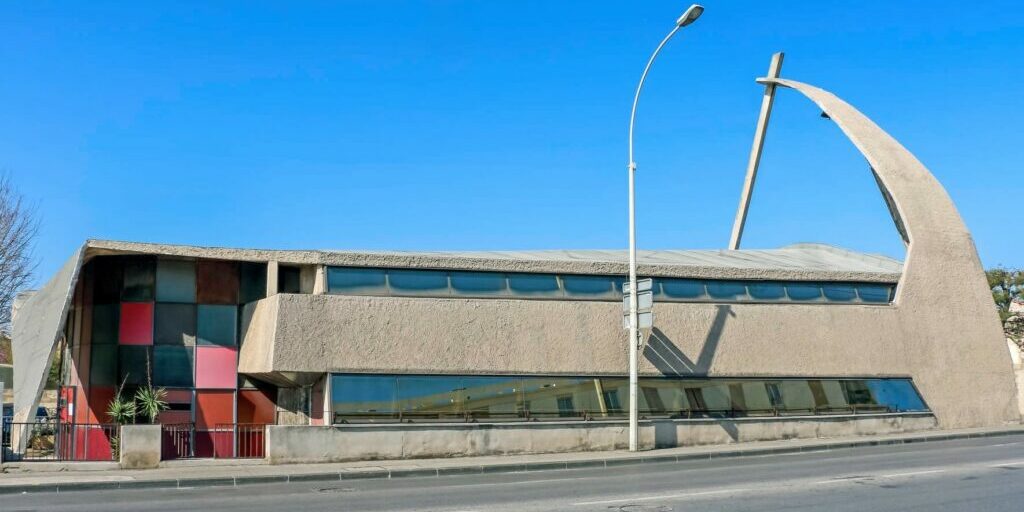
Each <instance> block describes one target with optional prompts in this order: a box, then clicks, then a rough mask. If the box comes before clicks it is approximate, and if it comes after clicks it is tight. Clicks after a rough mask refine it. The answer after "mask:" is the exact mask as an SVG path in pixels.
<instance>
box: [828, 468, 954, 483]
mask: <svg viewBox="0 0 1024 512" xmlns="http://www.w3.org/2000/svg"><path fill="white" fill-rule="evenodd" d="M945 472H946V470H945V469H929V470H925V471H911V472H907V473H889V474H887V475H857V476H848V477H843V478H830V479H828V480H819V481H817V482H811V484H812V485H828V484H841V483H843V482H857V481H860V480H866V479H871V478H900V477H905V476H917V475H931V474H935V473H945Z"/></svg>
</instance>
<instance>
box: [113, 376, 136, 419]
mask: <svg viewBox="0 0 1024 512" xmlns="http://www.w3.org/2000/svg"><path fill="white" fill-rule="evenodd" d="M125 380H127V378H126V379H125ZM124 382H125V381H122V382H121V385H120V386H118V387H117V393H116V394H114V398H112V399H111V400H110V403H109V404H107V415H108V416H110V419H111V420H113V421H114V423H117V424H119V425H127V424H130V423H134V422H135V415H136V413H137V412H138V410H137V408H136V406H135V401H134V400H132V399H130V398H128V399H126V398H124V397H122V396H121V392H122V391H123V390H124Z"/></svg>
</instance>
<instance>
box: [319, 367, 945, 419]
mask: <svg viewBox="0 0 1024 512" xmlns="http://www.w3.org/2000/svg"><path fill="white" fill-rule="evenodd" d="M639 388H640V389H639V410H640V414H641V415H642V416H644V417H647V418H654V417H661V418H693V417H741V416H783V415H822V414H879V413H901V412H924V411H927V410H928V408H927V406H926V405H925V403H924V400H922V399H921V396H920V395H919V394H918V392H917V389H915V387H914V385H913V383H912V382H911V381H910V379H760V380H754V379H727V378H721V379H683V378H641V379H640V385H639ZM331 407H332V412H333V419H334V423H345V422H358V421H410V422H415V421H427V420H448V421H479V420H502V419H504V420H532V419H602V418H618V417H622V416H624V415H626V414H628V411H629V380H628V379H626V378H624V377H565V376H559V377H537V376H530V377H526V376H469V375H463V376H455V375H361V374H335V375H332V377H331Z"/></svg>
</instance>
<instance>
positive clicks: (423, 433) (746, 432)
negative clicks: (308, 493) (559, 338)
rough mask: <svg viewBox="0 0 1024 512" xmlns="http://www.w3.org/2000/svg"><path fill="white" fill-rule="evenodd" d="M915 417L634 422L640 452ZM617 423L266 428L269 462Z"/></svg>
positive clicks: (843, 430) (513, 448)
mask: <svg viewBox="0 0 1024 512" xmlns="http://www.w3.org/2000/svg"><path fill="white" fill-rule="evenodd" d="M936 426H937V423H936V421H935V418H934V417H933V416H931V415H928V414H920V415H879V416H866V417H865V416H861V417H853V416H833V417H820V416H819V417H813V418H809V417H802V418H795V417H793V418H738V419H733V420H655V421H647V422H643V423H641V426H640V445H641V446H642V447H643V448H645V449H650V448H669V447H676V446H691V445H703V444H728V443H737V442H748V441H768V440H778V439H793V438H821V437H839V436H855V435H881V434H893V433H899V432H914V431H921V430H928V429H932V428H936ZM628 431H629V427H628V424H627V422H625V421H600V422H551V423H484V424H474V423H457V424H453V423H444V424H416V425H397V424H396V425H379V424H378V425H342V426H328V427H319V426H296V425H271V426H268V427H267V450H266V456H267V460H268V461H269V462H270V463H271V464H288V463H308V462H344V461H356V460H384V459H411V458H428V457H430V458H436V457H463V456H479V455H504V454H522V453H558V452H577V451H600V450H617V449H625V448H627V446H628Z"/></svg>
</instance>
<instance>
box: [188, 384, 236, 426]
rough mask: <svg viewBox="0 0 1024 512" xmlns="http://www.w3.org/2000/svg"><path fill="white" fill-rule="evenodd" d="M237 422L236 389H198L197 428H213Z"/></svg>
mask: <svg viewBox="0 0 1024 512" xmlns="http://www.w3.org/2000/svg"><path fill="white" fill-rule="evenodd" d="M234 422H235V392H234V391H212V390H210V391H208V390H205V389H200V390H198V391H196V429H197V430H213V429H214V428H216V427H217V425H224V424H228V423H234Z"/></svg>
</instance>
